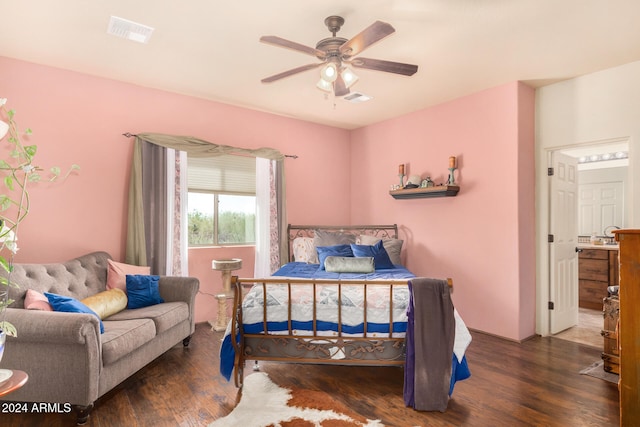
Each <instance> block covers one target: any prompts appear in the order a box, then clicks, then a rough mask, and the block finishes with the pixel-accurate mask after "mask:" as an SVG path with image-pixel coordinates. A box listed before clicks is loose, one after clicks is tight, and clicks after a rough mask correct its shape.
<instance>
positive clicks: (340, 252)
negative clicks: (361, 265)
mask: <svg viewBox="0 0 640 427" xmlns="http://www.w3.org/2000/svg"><path fill="white" fill-rule="evenodd" d="M316 249H317V251H318V260H319V261H320V268H319V269H318V270H324V260H325V259H327V257H328V256H340V257H349V256H350V257H352V256H353V252H352V251H351V246H349V245H333V246H318V247H317V248H316Z"/></svg>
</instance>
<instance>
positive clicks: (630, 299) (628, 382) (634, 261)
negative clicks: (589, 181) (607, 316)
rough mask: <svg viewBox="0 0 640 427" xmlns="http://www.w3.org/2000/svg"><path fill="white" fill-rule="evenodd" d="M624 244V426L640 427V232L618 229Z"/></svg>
mask: <svg viewBox="0 0 640 427" xmlns="http://www.w3.org/2000/svg"><path fill="white" fill-rule="evenodd" d="M614 233H615V236H616V241H618V242H619V243H620V291H619V300H620V301H619V303H620V311H619V315H620V323H619V327H618V339H619V343H620V381H619V383H618V388H619V389H620V425H621V426H623V427H626V426H640V390H639V389H640V316H638V307H640V230H617V231H615V232H614Z"/></svg>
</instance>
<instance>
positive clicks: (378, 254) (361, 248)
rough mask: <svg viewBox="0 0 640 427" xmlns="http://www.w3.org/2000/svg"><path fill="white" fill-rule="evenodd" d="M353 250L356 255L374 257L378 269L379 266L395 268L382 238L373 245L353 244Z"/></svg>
mask: <svg viewBox="0 0 640 427" xmlns="http://www.w3.org/2000/svg"><path fill="white" fill-rule="evenodd" d="M351 251H352V252H353V255H354V256H356V257H373V263H374V264H375V266H376V270H377V269H379V268H394V267H393V263H392V262H391V258H389V254H388V253H387V250H386V249H385V248H384V246H383V245H382V240H380V241H379V242H378V243H376V244H375V245H373V246H369V245H354V244H351Z"/></svg>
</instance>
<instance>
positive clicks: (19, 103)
mask: <svg viewBox="0 0 640 427" xmlns="http://www.w3.org/2000/svg"><path fill="white" fill-rule="evenodd" d="M0 97H3V98H4V97H6V98H8V99H9V101H8V106H9V108H13V109H16V110H17V116H16V119H17V120H18V123H19V125H20V126H22V127H30V128H32V129H33V130H34V135H33V136H32V137H31V138H30V143H33V144H37V145H38V146H39V154H38V162H39V163H40V164H41V165H42V166H47V167H48V166H51V165H59V166H68V165H70V164H71V163H77V164H79V165H80V166H81V168H82V170H81V172H80V173H79V175H78V176H75V177H72V178H70V179H68V180H67V181H65V182H62V183H57V184H37V185H34V186H33V187H31V188H32V191H31V194H32V209H31V213H30V216H29V217H28V218H27V220H26V221H25V222H24V223H23V228H22V229H21V231H20V247H21V250H20V252H19V253H18V256H17V259H16V260H17V262H56V261H63V260H67V259H70V258H73V257H75V256H78V255H81V254H84V253H86V252H89V251H94V250H106V251H108V252H109V253H111V254H112V256H113V257H114V258H115V259H116V260H123V258H124V241H125V234H126V223H125V218H126V193H127V187H128V179H129V163H130V159H131V146H132V140H129V139H126V138H124V137H123V136H121V134H122V133H123V132H131V133H136V132H162V133H171V134H189V135H194V136H197V137H200V138H203V139H206V140H209V141H212V142H216V143H221V144H229V145H236V146H241V147H247V148H256V147H260V146H269V147H273V148H276V149H279V150H280V151H282V152H283V153H286V154H296V155H298V156H299V158H298V159H297V160H292V159H288V160H286V176H287V214H288V220H289V222H291V223H298V224H300V223H306V224H315V223H319V224H348V223H393V222H396V223H398V224H399V226H400V228H401V234H402V237H403V238H404V239H405V240H406V244H405V248H406V250H405V253H404V255H403V256H404V257H405V260H406V264H407V266H408V267H409V268H410V269H411V270H412V271H414V272H415V273H416V274H418V275H424V276H432V277H452V278H453V279H454V286H455V291H454V300H455V303H456V306H457V308H458V310H459V311H460V312H461V313H462V315H463V317H464V319H465V321H466V322H467V323H468V324H469V326H470V327H472V328H474V329H478V330H482V331H486V332H489V333H492V334H496V335H500V336H504V337H507V338H512V339H523V338H525V337H528V336H530V335H532V334H533V333H534V309H535V305H534V304H535V277H534V275H535V265H534V264H535V259H534V249H533V243H534V234H533V231H534V230H533V229H534V202H533V190H534V180H533V162H534V160H533V159H534V157H533V144H534V142H533V102H534V97H533V90H532V89H530V88H528V87H526V86H525V85H523V84H519V83H510V84H507V85H503V86H500V87H497V88H494V89H490V90H486V91H484V92H480V93H477V94H475V95H471V96H468V97H464V98H461V99H458V100H454V101H451V102H448V103H445V104H442V105H439V106H436V107H433V108H429V109H426V110H423V111H419V112H416V113H413V114H409V115H406V116H403V117H400V118H397V119H394V120H389V121H386V122H383V123H379V124H376V125H372V126H368V127H365V128H361V129H358V130H355V131H352V132H349V131H346V130H342V129H336V128H332V127H327V126H321V125H316V124H312V123H308V122H302V121H299V120H293V119H289V118H284V117H280V116H276V115H271V114H267V113H262V112H256V111H252V110H248V109H243V108H239V107H233V106H229V105H224V104H220V103H215V102H210V101H205V100H201V99H197V98H192V97H186V96H181V95H176V94H172V93H167V92H163V91H158V90H153V89H148V88H143V87H139V86H134V85H130V84H125V83H121V82H116V81H113V80H107V79H102V78H96V77H92V76H88V75H84V74H78V73H74V72H69V71H65V70H60V69H55V68H51V67H45V66H40V65H34V64H30V63H26V62H21V61H15V60H12V59H8V58H2V57H0ZM450 155H455V156H457V157H458V158H459V167H460V170H459V171H457V175H456V176H457V181H458V182H459V183H460V185H461V188H462V189H461V191H460V193H459V195H458V196H457V197H455V198H436V199H416V200H395V199H393V198H391V196H389V194H388V190H389V186H390V185H391V184H394V183H396V182H397V180H398V178H397V170H398V164H400V163H406V164H407V165H408V173H409V174H420V175H422V176H425V175H430V176H431V177H432V179H434V180H435V181H436V182H443V181H445V180H446V174H447V169H446V167H447V159H448V157H449V156H450ZM328 171H330V172H328ZM345 182H350V183H351V186H350V187H348V186H347V187H345V185H344V183H345ZM350 200H351V201H350ZM327 201H329V203H327ZM189 256H190V260H189V270H190V275H192V276H195V277H198V278H199V279H200V281H201V292H202V293H201V294H200V295H198V298H197V305H196V320H197V321H205V320H211V319H213V318H214V317H215V304H214V298H213V295H214V294H216V293H218V292H219V291H220V289H221V279H220V274H219V273H218V272H216V271H213V270H211V260H212V259H215V258H228V257H239V258H242V259H243V269H242V270H240V271H239V272H237V274H239V275H241V276H245V275H246V276H252V275H253V256H254V254H253V249H252V248H251V247H236V248H206V249H193V250H191V251H190V254H189Z"/></svg>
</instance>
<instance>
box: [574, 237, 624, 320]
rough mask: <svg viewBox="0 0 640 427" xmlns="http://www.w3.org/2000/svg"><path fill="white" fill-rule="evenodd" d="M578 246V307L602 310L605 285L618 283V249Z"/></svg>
mask: <svg viewBox="0 0 640 427" xmlns="http://www.w3.org/2000/svg"><path fill="white" fill-rule="evenodd" d="M601 248H602V249H599V248H598V249H596V248H580V249H579V252H580V254H579V256H578V283H579V296H578V305H579V307H580V308H589V309H592V310H602V300H603V298H605V297H606V296H607V287H608V286H616V285H618V249H617V248H615V247H606V246H601Z"/></svg>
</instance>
